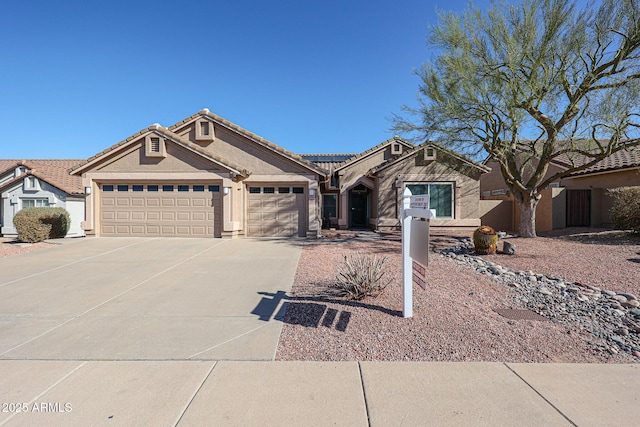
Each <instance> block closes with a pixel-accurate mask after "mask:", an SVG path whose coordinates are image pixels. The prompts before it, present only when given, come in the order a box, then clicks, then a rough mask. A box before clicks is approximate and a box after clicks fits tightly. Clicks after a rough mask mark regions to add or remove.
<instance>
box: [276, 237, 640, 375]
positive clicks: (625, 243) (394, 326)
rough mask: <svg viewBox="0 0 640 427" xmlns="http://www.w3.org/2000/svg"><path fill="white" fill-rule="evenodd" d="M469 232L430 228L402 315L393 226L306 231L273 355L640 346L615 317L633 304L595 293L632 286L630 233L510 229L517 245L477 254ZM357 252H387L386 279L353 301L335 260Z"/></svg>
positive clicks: (625, 349) (402, 355) (573, 355)
mask: <svg viewBox="0 0 640 427" xmlns="http://www.w3.org/2000/svg"><path fill="white" fill-rule="evenodd" d="M468 235H469V233H467V234H466V235H465V234H459V233H444V234H434V235H432V239H431V243H432V249H433V253H431V254H430V263H429V266H428V271H427V274H428V280H427V282H428V284H427V289H426V290H422V289H421V288H417V287H414V309H413V310H414V313H413V314H414V316H413V317H412V318H410V319H405V318H403V317H402V314H401V312H402V293H401V290H402V289H401V288H402V286H401V274H402V272H401V247H400V239H399V234H397V233H395V234H389V235H385V236H384V237H383V238H382V239H374V238H371V239H367V238H365V239H360V238H358V237H356V233H353V232H351V233H349V232H336V233H333V234H331V235H329V236H328V237H327V238H325V239H322V240H320V241H317V242H308V243H307V244H306V245H305V247H304V249H303V252H302V255H301V258H300V262H299V264H298V270H297V273H296V278H295V282H294V286H293V288H292V291H291V293H290V296H289V304H288V308H287V313H286V315H285V318H284V327H283V331H282V334H281V337H280V342H279V346H278V351H277V354H276V358H277V359H278V360H436V361H440V360H441V361H501V362H613V363H623V362H638V361H640V357H638V355H640V353H634V351H637V350H640V347H639V344H638V333H637V331H635V330H634V329H633V327H634V326H633V325H628V324H625V323H624V322H623V321H624V320H625V319H629V321H630V322H637V321H638V320H640V317H639V318H636V317H634V315H633V313H631V310H633V307H631V306H629V307H622V306H621V305H620V304H619V301H617V300H611V298H610V296H609V295H607V294H604V293H602V292H604V291H607V292H610V293H611V294H613V295H615V296H617V295H618V293H628V295H629V296H634V295H637V294H640V292H638V290H639V284H638V280H639V279H638V278H640V263H639V262H638V261H637V260H638V259H639V258H640V254H638V252H640V242H639V241H638V240H637V239H633V238H630V237H628V236H627V235H625V234H624V233H621V232H613V231H604V230H584V229H582V230H578V231H576V230H565V231H564V232H563V233H555V234H550V235H546V236H545V237H541V238H537V239H521V238H512V239H509V240H510V241H511V242H513V243H515V245H516V255H512V256H508V255H503V254H499V255H491V256H484V257H482V258H480V257H476V256H473V254H470V253H469V251H468V249H465V248H466V246H468V243H467V242H465V238H466V237H467V236H468ZM354 252H361V253H369V254H377V255H380V256H385V257H386V258H387V264H386V267H387V268H386V271H387V274H388V276H389V278H391V284H390V285H389V286H388V287H387V289H386V290H385V292H384V293H383V294H382V295H380V296H379V297H377V298H368V299H365V300H363V301H349V300H347V299H345V298H344V297H341V296H338V295H336V292H335V289H334V288H333V284H334V283H335V276H336V274H337V267H336V266H337V264H338V263H340V262H341V261H342V259H343V257H344V255H346V254H349V253H354ZM491 267H493V269H491ZM483 269H484V270H483ZM496 272H499V273H500V274H497V273H496ZM531 277H535V282H534V281H533V280H532V279H531ZM560 279H562V280H560ZM561 282H562V283H561ZM560 283H561V284H562V285H564V288H562V287H561V285H560ZM589 285H590V286H591V288H588V286H589ZM572 289H577V290H578V292H575V293H574V292H573V291H572ZM594 289H595V290H594ZM541 290H542V293H541ZM631 294H634V295H631ZM578 296H579V297H580V298H586V301H582V300H581V299H578ZM628 301H630V299H628ZM563 304H564V305H563ZM616 304H618V305H616ZM617 306H620V309H618V308H614V307H617ZM501 308H513V309H530V310H533V311H535V312H538V313H540V314H541V315H542V316H544V317H545V318H546V319H548V320H545V321H534V320H510V319H507V318H505V317H503V316H501V315H499V314H498V313H496V312H495V311H494V309H501ZM615 310H618V311H617V312H616V311H615ZM620 313H622V315H619V314H620ZM572 316H573V317H572ZM607 322H612V324H609V323H607ZM605 323H606V324H605ZM625 333H626V335H625ZM614 337H615V339H613V338H614Z"/></svg>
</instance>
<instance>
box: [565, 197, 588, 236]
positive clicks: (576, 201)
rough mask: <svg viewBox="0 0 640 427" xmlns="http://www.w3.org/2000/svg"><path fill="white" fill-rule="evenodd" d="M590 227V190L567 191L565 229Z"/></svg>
mask: <svg viewBox="0 0 640 427" xmlns="http://www.w3.org/2000/svg"><path fill="white" fill-rule="evenodd" d="M590 225H591V190H567V227H588V226H590Z"/></svg>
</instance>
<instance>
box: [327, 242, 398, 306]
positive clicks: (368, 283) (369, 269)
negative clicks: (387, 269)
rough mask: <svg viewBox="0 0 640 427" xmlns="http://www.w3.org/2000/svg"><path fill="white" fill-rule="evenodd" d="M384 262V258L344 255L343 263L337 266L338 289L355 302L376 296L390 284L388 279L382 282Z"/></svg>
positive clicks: (385, 259)
mask: <svg viewBox="0 0 640 427" xmlns="http://www.w3.org/2000/svg"><path fill="white" fill-rule="evenodd" d="M386 261H387V258H386V257H382V258H380V257H378V256H375V255H361V254H359V253H356V254H355V255H350V256H347V255H345V256H344V262H343V263H342V264H340V265H338V277H337V281H338V285H337V286H338V288H339V289H340V291H341V292H342V293H343V294H344V295H347V296H348V297H349V298H353V299H355V300H361V299H363V298H365V297H367V296H372V297H376V296H378V295H379V294H380V293H381V292H382V291H383V290H384V288H386V287H387V285H388V284H389V283H390V282H391V280H390V279H389V280H383V279H384V271H383V267H384V263H385V262H386Z"/></svg>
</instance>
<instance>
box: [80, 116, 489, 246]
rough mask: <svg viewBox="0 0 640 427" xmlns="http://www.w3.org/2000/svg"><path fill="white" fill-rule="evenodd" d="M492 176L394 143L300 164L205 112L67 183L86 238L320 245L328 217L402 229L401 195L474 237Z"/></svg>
mask: <svg viewBox="0 0 640 427" xmlns="http://www.w3.org/2000/svg"><path fill="white" fill-rule="evenodd" d="M488 171H489V169H488V168H487V167H486V166H484V165H481V164H479V163H476V162H473V161H471V160H469V159H466V158H464V157H462V156H460V155H459V154H456V153H454V152H452V151H450V150H448V149H446V148H444V147H442V146H440V145H437V144H435V143H425V144H422V145H419V146H415V145H414V144H412V143H410V142H408V141H405V140H403V139H401V138H398V137H394V138H391V139H389V140H387V141H385V142H383V143H381V144H378V145H376V146H375V147H373V148H371V149H369V150H367V151H365V152H364V153H360V154H357V155H352V154H347V155H298V154H295V153H292V152H290V151H288V150H285V149H284V148H281V147H279V146H278V145H276V144H274V143H272V142H270V141H268V140H266V139H264V138H262V137H260V136H258V135H256V134H254V133H252V132H250V131H248V130H246V129H243V128H242V127H240V126H238V125H236V124H234V123H231V122H229V121H228V120H225V119H223V118H222V117H219V116H217V115H215V114H213V113H211V112H210V111H209V110H207V109H204V110H202V111H200V112H198V113H196V114H194V115H192V116H190V117H188V118H186V119H184V120H182V121H180V122H178V123H176V124H174V125H172V126H169V127H163V126H161V125H159V124H155V125H152V126H150V127H148V128H144V129H142V130H141V131H140V132H138V133H136V134H134V135H132V136H130V137H128V138H126V139H124V140H123V141H121V142H119V143H117V144H115V145H113V146H111V147H109V148H107V149H106V150H104V151H102V152H100V153H98V154H96V155H95V156H93V157H91V158H89V159H88V160H86V161H84V162H82V163H81V164H79V165H77V166H75V167H74V168H73V169H72V170H71V175H72V176H75V177H79V178H81V180H82V187H84V188H86V190H87V191H86V205H85V210H86V213H85V220H84V222H83V224H82V227H83V229H84V231H85V232H86V234H87V235H96V236H184V237H222V238H233V237H238V236H296V237H311V238H313V237H317V236H319V235H320V233H321V227H322V220H323V217H324V218H325V220H327V221H330V222H331V225H332V226H336V227H339V228H359V227H369V228H373V229H379V230H385V229H394V228H398V227H399V224H400V221H399V209H400V208H399V207H400V205H401V200H402V199H401V194H402V191H403V190H404V188H405V187H409V188H411V189H412V191H414V192H415V193H416V194H430V195H431V200H432V208H435V209H436V211H437V218H436V219H435V220H432V225H434V226H453V227H476V226H478V225H480V212H479V195H480V176H481V175H482V174H483V173H486V172H488ZM325 226H326V223H325Z"/></svg>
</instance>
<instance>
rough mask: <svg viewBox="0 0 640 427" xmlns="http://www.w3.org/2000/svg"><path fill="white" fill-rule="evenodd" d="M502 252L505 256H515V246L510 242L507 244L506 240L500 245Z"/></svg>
mask: <svg viewBox="0 0 640 427" xmlns="http://www.w3.org/2000/svg"><path fill="white" fill-rule="evenodd" d="M502 252H503V253H505V254H507V255H515V254H516V245H514V244H513V243H511V242H507V241H506V240H505V241H504V242H503V243H502Z"/></svg>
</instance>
